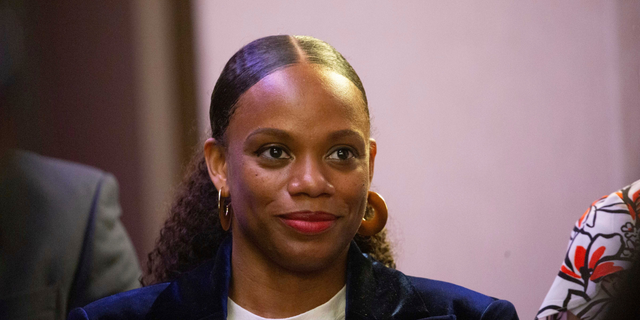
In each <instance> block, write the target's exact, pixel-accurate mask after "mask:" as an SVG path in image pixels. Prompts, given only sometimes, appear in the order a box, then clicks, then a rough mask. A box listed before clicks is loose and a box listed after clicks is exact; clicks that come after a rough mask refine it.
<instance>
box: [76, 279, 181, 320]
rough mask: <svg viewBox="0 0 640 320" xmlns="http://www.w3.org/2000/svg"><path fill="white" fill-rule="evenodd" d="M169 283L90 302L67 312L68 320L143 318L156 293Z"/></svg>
mask: <svg viewBox="0 0 640 320" xmlns="http://www.w3.org/2000/svg"><path fill="white" fill-rule="evenodd" d="M168 285H169V283H159V284H155V285H151V286H147V287H144V288H139V289H134V290H130V291H125V292H121V293H118V294H114V295H112V296H109V297H106V298H103V299H100V300H98V301H95V302H92V303H90V304H88V305H86V306H85V307H83V308H76V309H74V310H73V311H71V313H69V318H68V319H69V320H79V319H106V318H109V319H111V318H113V317H116V318H118V319H144V318H145V316H146V315H147V313H148V312H149V309H150V308H151V306H152V305H153V303H154V302H155V300H156V298H157V297H158V295H159V294H160V293H161V292H162V291H164V290H165V289H166V288H167V286H168Z"/></svg>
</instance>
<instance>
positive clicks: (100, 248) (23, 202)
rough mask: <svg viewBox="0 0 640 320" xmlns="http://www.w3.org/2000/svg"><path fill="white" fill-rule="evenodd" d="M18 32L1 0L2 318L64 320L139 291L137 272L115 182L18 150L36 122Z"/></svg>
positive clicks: (101, 174) (86, 168)
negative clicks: (121, 294)
mask: <svg viewBox="0 0 640 320" xmlns="http://www.w3.org/2000/svg"><path fill="white" fill-rule="evenodd" d="M18 4H19V3H18ZM23 31H24V30H22V29H21V27H20V23H19V19H18V15H16V14H15V12H14V11H13V10H12V7H11V6H9V5H7V3H5V2H1V3H0V57H2V59H0V319H3V320H4V319H11V320H14V319H58V320H62V319H65V318H66V315H67V314H68V311H69V309H71V308H74V307H77V306H82V305H85V304H87V303H89V302H91V301H93V300H96V299H99V298H102V297H105V296H108V295H111V294H114V293H117V292H120V291H125V290H129V289H133V288H136V287H139V282H138V278H139V277H140V275H141V270H140V266H139V264H138V261H137V257H136V254H135V251H134V249H133V246H132V244H131V241H130V240H129V238H128V236H127V234H126V232H125V229H124V227H123V226H122V224H121V223H120V220H119V216H120V213H121V209H120V205H119V202H118V185H117V182H116V180H115V178H114V177H113V176H112V175H110V174H108V173H105V172H103V171H101V170H99V169H96V168H92V167H89V166H85V165H81V164H76V163H71V162H67V161H62V160H58V159H53V158H48V157H44V156H41V155H38V154H35V153H32V152H27V151H22V150H19V148H20V147H21V146H22V145H23V144H24V140H25V139H29V138H31V137H27V136H25V131H28V129H25V128H32V127H33V125H32V124H31V122H32V121H33V120H34V119H31V117H32V115H31V114H30V113H29V112H28V111H30V110H31V111H32V110H34V108H32V106H31V105H30V103H31V102H30V101H28V99H29V98H28V96H29V94H28V93H27V91H28V88H29V87H30V85H29V84H30V81H28V80H27V79H29V77H28V76H27V75H26V71H25V70H24V69H25V62H24V60H25V56H24V48H23V47H22V46H21V44H22V42H23V40H24V39H23V38H22V36H23ZM31 134H32V133H31Z"/></svg>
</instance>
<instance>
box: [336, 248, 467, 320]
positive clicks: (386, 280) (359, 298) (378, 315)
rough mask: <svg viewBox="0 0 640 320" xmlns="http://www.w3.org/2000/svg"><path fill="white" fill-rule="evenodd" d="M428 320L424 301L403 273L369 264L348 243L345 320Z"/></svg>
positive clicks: (371, 262)
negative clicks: (425, 319)
mask: <svg viewBox="0 0 640 320" xmlns="http://www.w3.org/2000/svg"><path fill="white" fill-rule="evenodd" d="M428 317H429V311H428V310H427V307H426V306H425V303H424V301H422V298H421V297H420V294H419V293H418V291H417V290H416V289H415V288H414V287H413V285H411V283H410V282H409V279H407V277H406V276H405V275H404V274H403V273H401V272H399V271H396V270H393V269H389V268H386V267H384V266H383V265H382V264H380V263H378V262H373V261H371V260H370V259H369V258H367V257H365V255H363V254H362V252H361V251H360V249H359V248H358V246H357V245H356V244H355V242H352V243H351V246H350V248H349V258H348V263H347V310H346V320H354V319H424V318H428ZM428 319H431V318H428ZM433 319H455V317H454V318H439V317H435V318H433Z"/></svg>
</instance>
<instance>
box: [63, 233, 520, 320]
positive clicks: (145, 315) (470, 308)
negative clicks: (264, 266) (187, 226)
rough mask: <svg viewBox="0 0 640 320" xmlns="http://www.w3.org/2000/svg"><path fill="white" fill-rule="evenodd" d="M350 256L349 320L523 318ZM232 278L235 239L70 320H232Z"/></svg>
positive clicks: (489, 301) (497, 303) (491, 302)
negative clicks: (194, 264) (180, 271)
mask: <svg viewBox="0 0 640 320" xmlns="http://www.w3.org/2000/svg"><path fill="white" fill-rule="evenodd" d="M348 255H349V256H348V262H347V304H346V305H347V307H346V320H354V319H430V320H436V319H439V320H440V319H483V320H486V319H501V320H502V319H504V320H516V319H518V315H517V314H516V310H515V308H514V306H513V305H512V304H511V303H510V302H508V301H505V300H498V299H495V298H491V297H488V296H485V295H483V294H480V293H477V292H474V291H471V290H469V289H466V288H463V287H460V286H457V285H454V284H450V283H446V282H441V281H434V280H429V279H423V278H415V277H409V276H406V275H404V274H403V273H402V272H399V271H397V270H393V269H389V268H386V267H385V266H383V265H382V264H380V263H378V262H374V261H372V260H371V259H370V258H368V257H367V256H365V255H363V254H362V252H361V251H360V249H358V246H357V245H356V244H355V243H353V242H352V243H351V247H350V248H349V254H348ZM230 276H231V240H230V239H227V240H226V241H225V242H223V244H222V245H221V247H220V249H219V250H218V253H217V256H216V258H215V259H212V260H209V261H208V262H205V263H204V264H202V265H201V266H199V267H198V268H196V269H194V270H193V271H190V272H188V273H185V274H184V275H182V276H180V277H179V278H178V279H176V280H174V281H172V282H171V283H160V284H156V285H152V286H148V287H144V288H140V289H136V290H131V291H127V292H123V293H120V294H116V295H113V296H111V297H107V298H104V299H101V300H98V301H96V302H93V303H91V304H89V305H87V306H86V307H84V308H77V309H75V310H73V311H72V312H71V313H70V314H69V319H70V320H78V319H101V320H105V319H226V315H227V296H228V288H229V279H230Z"/></svg>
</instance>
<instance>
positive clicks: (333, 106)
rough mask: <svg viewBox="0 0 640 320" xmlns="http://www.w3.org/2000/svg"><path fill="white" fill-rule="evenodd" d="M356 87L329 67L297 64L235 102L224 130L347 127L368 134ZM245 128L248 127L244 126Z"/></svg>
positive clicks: (367, 126)
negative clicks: (254, 127) (253, 127)
mask: <svg viewBox="0 0 640 320" xmlns="http://www.w3.org/2000/svg"><path fill="white" fill-rule="evenodd" d="M365 108H366V106H365V104H364V100H363V99H362V93H361V92H360V90H359V89H358V88H357V87H356V86H355V85H354V84H353V83H352V82H351V81H350V80H349V79H347V78H345V77H344V76H342V75H340V74H338V73H336V72H334V71H331V70H330V69H328V68H326V67H323V66H319V65H313V64H307V63H300V64H295V65H293V66H290V67H287V68H284V69H281V70H278V71H275V72H273V73H272V74H270V75H268V76H266V77H265V78H263V79H262V80H260V81H259V82H258V83H256V84H255V85H254V86H253V87H251V88H250V89H249V90H247V92H245V93H244V94H243V95H242V96H241V97H240V99H239V100H238V103H237V105H236V110H235V111H234V114H233V116H232V117H231V120H230V123H229V128H228V130H227V131H229V130H231V129H234V128H236V129H237V127H251V126H257V127H267V126H270V127H278V128H281V129H284V130H287V128H288V127H291V129H295V127H296V126H300V125H301V124H302V125H305V126H307V129H309V130H311V129H313V128H316V129H317V127H318V126H323V127H325V128H327V129H331V128H335V129H337V130H340V129H344V128H346V127H348V128H349V129H353V130H357V131H360V132H362V134H363V135H364V136H365V137H368V135H369V117H368V115H367V113H366V109H365ZM247 129H249V128H247Z"/></svg>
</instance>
